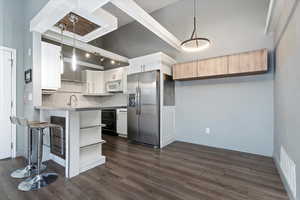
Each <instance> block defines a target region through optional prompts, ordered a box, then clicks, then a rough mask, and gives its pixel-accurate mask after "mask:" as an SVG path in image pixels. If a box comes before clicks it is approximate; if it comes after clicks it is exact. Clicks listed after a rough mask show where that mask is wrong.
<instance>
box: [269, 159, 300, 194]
mask: <svg viewBox="0 0 300 200" xmlns="http://www.w3.org/2000/svg"><path fill="white" fill-rule="evenodd" d="M273 159H274V162H275V166H276V168H277V170H278V172H279V176H280V179H281V180H282V182H283V186H284V188H285V190H286V192H287V194H288V196H289V199H290V200H296V199H295V198H294V196H293V194H292V192H291V190H290V187H289V185H288V183H287V181H286V179H285V177H284V175H283V171H282V170H281V167H280V164H279V160H278V159H277V158H276V156H274V157H273Z"/></svg>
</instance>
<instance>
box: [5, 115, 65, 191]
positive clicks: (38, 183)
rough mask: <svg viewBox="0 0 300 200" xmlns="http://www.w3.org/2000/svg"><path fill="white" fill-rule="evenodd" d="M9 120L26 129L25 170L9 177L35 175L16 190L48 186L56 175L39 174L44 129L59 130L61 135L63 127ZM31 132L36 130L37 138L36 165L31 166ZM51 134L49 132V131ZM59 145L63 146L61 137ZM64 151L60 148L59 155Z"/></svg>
mask: <svg viewBox="0 0 300 200" xmlns="http://www.w3.org/2000/svg"><path fill="white" fill-rule="evenodd" d="M10 120H11V122H12V123H13V124H17V125H20V126H24V127H27V128H28V149H27V150H28V152H27V154H28V165H27V166H26V167H25V168H22V169H18V170H15V171H14V172H13V173H12V174H11V176H12V177H13V178H26V177H29V176H31V175H34V174H36V175H35V176H33V177H30V178H28V179H26V180H24V181H22V182H21V183H20V184H19V186H18V189H19V190H21V191H31V190H37V189H40V188H42V187H45V186H47V185H49V184H50V183H52V182H54V181H55V180H56V179H57V177H58V174H56V173H43V174H41V172H42V171H43V170H44V169H45V167H44V165H43V164H42V156H43V136H44V130H45V129H51V128H58V129H60V132H61V135H63V127H62V126H60V125H57V124H51V123H49V122H39V121H28V120H27V119H25V118H20V117H14V116H11V117H10ZM32 130H36V131H35V132H34V134H35V135H36V136H37V151H36V153H37V165H33V164H32V162H31V155H32V134H33V132H32ZM50 134H51V131H50ZM61 143H62V144H63V137H61ZM63 153H64V150H63V148H62V151H61V154H62V155H63Z"/></svg>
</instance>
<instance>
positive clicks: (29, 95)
mask: <svg viewBox="0 0 300 200" xmlns="http://www.w3.org/2000/svg"><path fill="white" fill-rule="evenodd" d="M28 101H32V93H29V94H28Z"/></svg>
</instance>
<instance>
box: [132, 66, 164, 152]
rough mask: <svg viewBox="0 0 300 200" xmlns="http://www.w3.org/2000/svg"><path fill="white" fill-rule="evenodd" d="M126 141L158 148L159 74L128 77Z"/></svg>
mask: <svg viewBox="0 0 300 200" xmlns="http://www.w3.org/2000/svg"><path fill="white" fill-rule="evenodd" d="M127 89H128V109H127V116H128V117H127V120H128V139H129V140H131V141H135V142H139V143H144V144H149V145H153V146H155V147H159V138H160V72H159V71H150V72H142V73H138V74H132V75H128V78H127Z"/></svg>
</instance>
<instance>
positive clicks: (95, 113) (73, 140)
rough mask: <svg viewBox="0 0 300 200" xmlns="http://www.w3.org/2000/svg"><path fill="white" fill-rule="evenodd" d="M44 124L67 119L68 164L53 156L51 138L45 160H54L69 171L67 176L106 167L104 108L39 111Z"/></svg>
mask: <svg viewBox="0 0 300 200" xmlns="http://www.w3.org/2000/svg"><path fill="white" fill-rule="evenodd" d="M38 109H40V121H49V122H50V118H51V116H57V117H64V118H65V121H66V124H65V132H66V137H65V145H66V152H65V153H66V154H65V155H66V156H65V160H64V159H62V158H60V157H58V156H55V155H53V154H51V153H50V138H49V134H46V135H45V137H44V158H45V159H44V160H49V159H52V160H53V161H55V162H57V163H58V164H60V165H62V166H64V167H65V176H66V177H67V178H72V177H74V176H77V175H78V174H80V173H82V172H84V171H86V170H89V169H91V168H94V167H96V166H98V165H102V164H104V163H105V156H103V155H102V144H103V143H105V141H104V140H102V129H101V127H102V124H101V109H100V108H51V107H38Z"/></svg>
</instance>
